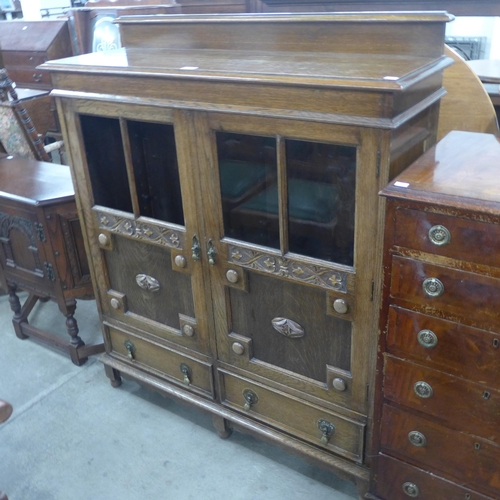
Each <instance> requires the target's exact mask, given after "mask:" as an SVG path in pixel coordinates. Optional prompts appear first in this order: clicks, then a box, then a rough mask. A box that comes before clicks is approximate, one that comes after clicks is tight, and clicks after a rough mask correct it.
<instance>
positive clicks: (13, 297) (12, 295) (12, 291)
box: [8, 283, 28, 340]
mask: <svg viewBox="0 0 500 500" xmlns="http://www.w3.org/2000/svg"><path fill="white" fill-rule="evenodd" d="M8 288H9V304H10V308H11V310H12V312H13V313H14V318H13V319H12V324H13V325H14V331H15V332H16V337H18V338H20V339H23V340H24V339H27V338H28V336H27V335H24V333H23V332H22V329H21V322H22V321H25V319H26V318H24V316H23V313H22V307H21V301H20V300H19V297H18V296H17V294H16V291H17V285H16V284H15V283H9V284H8Z"/></svg>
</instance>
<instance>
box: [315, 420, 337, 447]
mask: <svg viewBox="0 0 500 500" xmlns="http://www.w3.org/2000/svg"><path fill="white" fill-rule="evenodd" d="M318 429H319V430H320V431H321V434H322V435H321V442H322V443H323V444H324V445H325V446H326V445H327V444H328V441H329V440H330V438H331V437H332V436H333V435H334V434H335V426H334V425H333V424H332V423H331V422H328V420H323V419H321V420H318Z"/></svg>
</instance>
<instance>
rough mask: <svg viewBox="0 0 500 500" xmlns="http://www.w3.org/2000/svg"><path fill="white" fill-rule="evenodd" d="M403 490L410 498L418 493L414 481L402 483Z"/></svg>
mask: <svg viewBox="0 0 500 500" xmlns="http://www.w3.org/2000/svg"><path fill="white" fill-rule="evenodd" d="M403 491H404V492H405V494H406V495H408V496H409V497H411V498H417V497H418V495H419V494H420V491H419V489H418V486H417V485H416V484H414V483H404V484H403Z"/></svg>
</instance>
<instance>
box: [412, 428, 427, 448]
mask: <svg viewBox="0 0 500 500" xmlns="http://www.w3.org/2000/svg"><path fill="white" fill-rule="evenodd" d="M408 441H410V443H411V444H412V445H413V446H417V447H418V448H423V447H424V446H426V445H427V438H426V437H425V436H424V435H423V434H422V433H421V432H419V431H411V432H410V433H408Z"/></svg>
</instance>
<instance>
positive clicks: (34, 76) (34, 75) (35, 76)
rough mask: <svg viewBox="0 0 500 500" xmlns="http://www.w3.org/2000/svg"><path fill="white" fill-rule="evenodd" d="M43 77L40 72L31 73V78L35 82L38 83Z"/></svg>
mask: <svg viewBox="0 0 500 500" xmlns="http://www.w3.org/2000/svg"><path fill="white" fill-rule="evenodd" d="M42 79H43V75H40V74H38V75H37V74H36V73H33V80H34V81H35V82H36V83H40V82H41V81H42Z"/></svg>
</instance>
